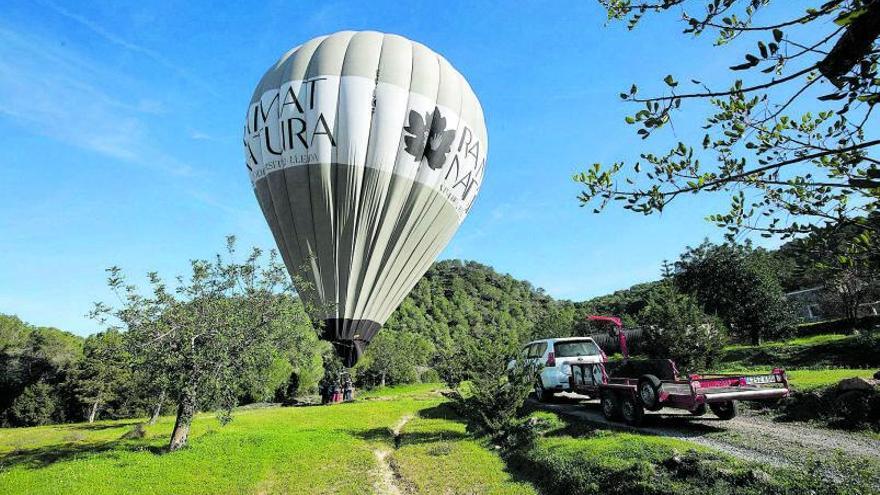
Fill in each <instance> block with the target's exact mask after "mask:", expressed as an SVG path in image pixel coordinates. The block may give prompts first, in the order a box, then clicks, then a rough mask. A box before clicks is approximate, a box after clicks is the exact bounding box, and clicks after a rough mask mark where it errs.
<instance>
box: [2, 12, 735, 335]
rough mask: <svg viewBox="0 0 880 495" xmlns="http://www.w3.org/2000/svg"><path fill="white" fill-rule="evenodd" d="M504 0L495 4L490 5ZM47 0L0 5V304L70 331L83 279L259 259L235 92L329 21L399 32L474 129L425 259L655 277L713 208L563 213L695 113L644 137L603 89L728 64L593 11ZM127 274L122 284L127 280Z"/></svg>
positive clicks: (94, 290)
mask: <svg viewBox="0 0 880 495" xmlns="http://www.w3.org/2000/svg"><path fill="white" fill-rule="evenodd" d="M504 3H506V2H504ZM224 4H227V6H224V7H218V6H217V5H219V4H214V3H213V2H212V3H211V4H207V3H204V4H203V3H200V2H174V3H171V2H167V3H166V2H158V3H155V2H149V1H143V2H109V1H108V2H100V1H95V2H91V1H90V2H65V3H61V2H59V3H52V2H48V1H43V0H36V1H33V0H28V1H19V0H11V3H10V0H6V1H5V2H4V8H3V12H2V14H0V149H2V150H3V151H2V154H0V198H2V199H0V312H2V313H11V314H17V315H19V316H20V317H22V318H23V319H25V320H27V321H29V322H31V323H34V324H39V325H52V326H57V327H60V328H64V329H67V330H71V331H73V332H76V333H80V334H87V333H90V332H93V331H95V330H96V329H97V326H96V324H95V323H93V322H91V321H89V320H88V319H87V318H86V317H85V316H84V315H85V314H86V313H87V311H88V310H89V308H90V306H91V303H92V302H93V301H98V300H109V298H110V294H109V293H108V291H107V290H106V288H105V280H104V279H105V274H104V268H106V267H108V266H110V265H118V266H120V267H122V268H123V269H125V271H126V272H128V273H130V274H132V275H137V276H140V275H142V274H143V273H145V272H146V271H148V270H158V271H159V272H160V273H162V274H164V275H166V276H167V277H168V278H171V277H172V276H174V275H176V274H180V273H183V272H185V270H186V267H187V260H188V259H191V258H197V257H205V256H209V255H211V254H212V253H215V252H217V251H218V250H220V249H221V248H222V247H223V242H224V240H223V239H224V236H225V235H226V234H231V233H232V234H236V235H238V237H239V239H240V241H241V244H242V245H243V246H248V245H258V246H262V247H271V246H273V241H272V239H271V235H270V233H269V229H268V228H267V227H266V224H265V222H264V220H263V218H262V215H261V213H260V210H259V207H258V205H257V202H256V200H255V198H254V197H253V194H252V192H251V187H250V183H249V180H248V177H247V175H246V173H245V168H244V165H243V156H242V151H241V146H240V129H241V125H242V120H243V118H244V114H245V110H246V107H247V103H248V101H249V98H250V96H251V91H252V90H253V87H254V85H255V84H256V83H257V81H258V80H259V78H260V76H261V75H262V73H263V72H264V70H265V69H266V68H267V67H268V66H269V64H271V63H272V62H274V61H275V60H276V59H277V58H278V57H279V56H280V55H281V54H282V53H283V52H284V51H286V50H287V49H289V48H291V47H292V46H295V45H297V44H299V43H302V42H303V41H305V40H308V39H310V38H312V37H315V36H318V35H321V34H327V33H330V32H334V31H338V30H342V29H374V30H379V31H385V32H393V33H397V34H401V35H403V36H406V37H409V38H411V39H414V40H417V41H420V42H422V43H424V44H426V45H428V46H429V47H431V48H432V49H434V50H435V51H437V52H439V53H441V54H443V55H444V56H445V57H446V58H447V59H448V60H449V61H450V62H451V63H452V64H453V65H454V66H455V67H456V68H457V69H458V70H459V71H460V72H462V73H463V74H464V75H465V77H466V78H467V79H468V80H469V81H470V83H471V85H472V86H473V88H474V90H475V91H476V93H477V95H478V97H479V98H480V100H481V102H482V104H483V108H484V112H485V116H486V121H487V125H488V129H489V143H490V147H489V160H488V164H487V171H486V178H485V182H484V185H483V188H482V190H481V192H480V196H479V197H478V198H477V202H476V204H475V206H474V208H473V209H472V211H471V214H470V216H469V217H468V219H467V220H466V221H465V223H464V224H463V226H462V227H461V229H460V230H459V232H458V234H457V235H456V237H455V238H454V239H453V241H452V242H451V244H450V245H449V246H448V247H447V249H446V251H445V252H444V253H443V255H442V257H444V258H464V259H472V260H476V261H479V262H482V263H486V264H489V265H492V266H494V267H495V268H496V269H497V270H499V271H501V272H506V273H510V274H512V275H513V276H515V277H518V278H523V279H527V280H529V281H531V282H532V283H533V284H535V285H536V286H539V287H543V288H544V289H545V290H546V291H547V292H548V293H549V294H551V295H553V296H555V297H559V298H568V299H575V300H580V299H585V298H588V297H591V296H596V295H600V294H604V293H607V292H610V291H613V290H616V289H621V288H625V287H627V286H629V285H631V284H633V283H637V282H640V281H645V280H649V279H653V278H656V277H657V276H658V275H659V272H660V264H661V262H662V260H664V259H674V258H675V257H676V256H677V255H678V253H680V252H681V251H682V249H683V248H684V247H685V246H686V245H693V244H697V243H699V242H700V241H701V240H702V239H703V238H704V237H707V236H708V237H710V238H713V239H719V238H720V232H718V231H717V230H716V229H715V228H714V227H713V226H712V225H710V224H709V223H707V222H705V221H704V220H703V218H704V217H705V215H706V214H708V213H711V212H714V211H716V210H719V209H721V208H723V206H724V201H723V199H722V198H713V197H708V196H694V197H688V198H684V199H683V200H682V201H681V202H679V203H677V204H675V205H673V206H672V207H671V208H669V209H668V210H667V211H666V212H664V214H663V215H662V216H652V217H642V216H639V215H635V214H632V213H629V212H625V211H623V210H622V209H620V208H617V207H612V208H609V209H608V210H607V211H606V212H605V213H603V214H602V215H594V214H592V213H591V212H590V210H589V209H585V208H580V207H579V206H578V202H577V200H576V198H575V196H576V194H577V193H578V187H577V186H576V184H574V183H573V182H572V180H571V175H572V174H573V173H575V172H577V171H579V170H580V169H581V168H583V167H585V166H587V165H589V164H591V163H593V162H597V161H599V162H610V161H613V160H619V159H626V158H632V157H634V156H635V155H636V153H637V152H638V151H640V150H654V151H658V150H661V149H662V148H661V144H662V143H663V142H664V140H678V139H687V138H689V137H693V136H696V135H699V136H701V134H697V133H698V132H699V129H698V125H699V124H700V122H699V121H698V116H700V115H701V114H699V113H692V114H690V115H693V116H694V117H693V119H691V121H690V122H689V121H687V120H685V119H681V120H684V121H683V122H681V123H679V124H678V125H677V127H676V128H675V129H674V130H670V131H669V132H667V135H666V136H665V137H664V140H659V141H657V142H649V143H647V144H646V143H644V142H642V141H641V140H639V139H638V138H637V137H636V136H635V135H634V132H633V130H632V129H631V128H629V126H627V125H626V124H625V123H624V121H623V117H624V115H625V113H626V112H627V111H629V110H630V109H629V108H628V107H627V106H626V105H625V104H623V103H621V102H619V101H618V99H617V94H618V93H619V92H621V91H622V90H624V89H625V88H628V87H629V85H630V84H631V83H632V82H635V81H638V82H639V83H640V87H643V88H645V89H643V91H650V89H651V88H656V89H661V88H660V86H658V84H657V83H659V84H661V85H662V83H661V82H660V80H661V79H662V77H663V76H664V75H666V74H667V73H672V74H675V75H676V77H677V78H679V79H681V80H687V79H690V78H691V77H696V78H698V79H702V80H704V81H707V82H711V81H713V80H723V79H722V78H723V77H724V76H725V69H726V67H727V66H729V65H731V64H733V63H737V62H739V60H740V58H741V51H738V48H737V47H734V48H733V49H730V48H722V49H715V48H712V47H711V40H710V39H709V38H708V37H706V38H699V39H692V38H690V37H687V36H683V35H681V34H680V30H681V24H680V23H679V22H677V21H676V19H675V17H676V16H675V15H671V16H665V17H663V18H654V19H651V20H650V21H649V22H646V23H644V25H642V26H640V27H639V28H638V29H637V30H636V31H635V32H627V31H626V30H625V29H624V27H623V26H622V25H619V24H613V25H606V22H605V17H604V13H603V11H602V10H601V8H600V7H599V6H598V4H597V3H594V2H589V1H588V2H579V3H577V4H575V5H573V6H572V5H567V6H566V7H565V10H564V11H560V10H559V9H560V5H561V4H559V3H558V2H546V3H539V2H522V3H517V6H516V7H510V6H505V5H502V2H498V4H497V5H494V4H492V3H487V4H481V3H480V2H454V1H447V2H418V1H410V2H351V3H335V2H326V1H325V2H276V1H260V2H244V1H242V2H224ZM135 279H136V280H137V279H138V277H135Z"/></svg>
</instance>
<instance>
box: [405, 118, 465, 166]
mask: <svg viewBox="0 0 880 495" xmlns="http://www.w3.org/2000/svg"><path fill="white" fill-rule="evenodd" d="M429 123H430V124H429ZM429 125H430V127H429ZM403 130H404V131H406V133H407V134H410V135H409V136H404V138H403V142H404V144H405V145H406V147H405V149H406V152H407V153H409V154H410V155H412V156H413V157H414V158H415V159H416V160H419V161H421V160H422V159H423V158H424V159H427V160H428V166H429V167H431V169H432V170H437V169H439V168H440V167H442V166H443V163H444V162H446V155H447V154H449V151H450V150H451V149H452V141H454V140H455V129H446V117H444V116H443V115H442V114H441V113H440V109H439V108H437V107H434V112H433V114H432V113H431V112H425V115H424V117H423V116H422V114H420V113H419V112H416V111H415V110H410V111H409V125H408V126H406V127H404V128H403Z"/></svg>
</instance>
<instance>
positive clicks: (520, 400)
mask: <svg viewBox="0 0 880 495" xmlns="http://www.w3.org/2000/svg"><path fill="white" fill-rule="evenodd" d="M513 349H515V347H511V345H510V343H509V342H507V341H506V340H505V339H493V338H491V337H486V338H469V339H467V340H464V341H462V342H461V346H460V348H459V350H458V352H456V353H455V354H454V355H453V356H454V357H452V358H450V359H449V360H448V362H447V367H446V368H445V369H446V370H454V372H453V373H452V375H451V376H452V377H453V380H454V383H448V384H449V385H450V386H453V387H457V386H458V385H459V384H461V383H462V382H463V381H466V382H467V384H468V387H467V392H464V393H463V392H460V391H459V392H456V393H455V394H453V400H454V401H455V402H456V405H457V406H458V409H459V411H460V413H461V414H462V415H464V416H465V417H466V418H467V419H468V420H469V423H470V424H469V426H470V428H471V429H472V430H475V431H476V433H479V434H486V435H488V436H490V437H491V438H492V440H493V441H494V442H496V443H498V444H500V445H502V446H503V447H508V448H509V447H514V446H517V445H521V444H523V443H527V442H528V441H529V440H530V439H531V438H532V433H531V429H530V428H529V426H528V425H527V421H526V420H525V419H524V418H523V416H524V413H525V411H524V408H523V405H524V404H525V401H526V399H527V398H528V396H529V394H530V393H531V391H532V388H533V385H534V383H535V379H536V376H537V369H536V368H535V367H534V365H531V364H529V363H526V362H524V361H515V362H514V364H513V366H510V367H508V362H509V359H510V357H511V356H512V355H513V354H512V350H513Z"/></svg>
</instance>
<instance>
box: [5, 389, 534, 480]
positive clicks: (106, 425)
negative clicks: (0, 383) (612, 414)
mask: <svg viewBox="0 0 880 495" xmlns="http://www.w3.org/2000/svg"><path fill="white" fill-rule="evenodd" d="M436 387H437V386H436V385H418V386H408V387H403V388H401V389H389V390H385V391H382V392H377V393H369V394H365V395H364V397H363V398H362V400H359V401H357V402H356V403H352V404H341V405H335V406H330V407H295V408H294V407H290V408H277V407H273V408H265V409H252V410H245V411H239V412H237V413H236V414H235V417H234V420H233V421H232V423H230V424H228V425H226V426H220V424H219V423H218V422H217V420H216V418H215V417H214V416H213V415H209V414H202V415H200V416H199V417H198V419H197V420H196V421H195V423H194V425H193V430H192V433H191V437H190V445H189V447H187V448H186V449H184V450H182V451H180V452H175V453H165V452H164V451H163V447H164V446H165V444H166V442H167V438H168V435H169V433H170V431H171V428H172V426H173V418H170V417H168V418H162V420H161V421H160V422H159V423H158V424H156V425H155V426H151V427H148V428H147V435H146V437H145V438H143V439H138V440H122V439H121V437H122V436H123V435H124V434H125V433H126V432H128V431H129V430H131V428H132V426H133V425H134V424H135V423H136V422H135V421H107V422H96V423H94V424H91V425H89V424H71V425H59V426H46V427H36V428H17V429H0V493H2V494H4V495H13V494H28V495H34V494H71V493H78V494H119V493H150V494H165V493H167V494H241V493H260V494H270V493H309V494H311V493H373V492H374V487H375V485H376V483H378V479H379V474H378V472H377V465H378V464H377V460H376V456H375V453H374V451H375V450H376V449H377V448H386V449H391V450H394V445H393V444H394V440H393V437H392V434H391V432H390V428H391V427H392V426H393V425H394V424H395V423H397V422H398V421H399V420H400V419H401V418H403V417H404V416H412V417H413V420H412V421H411V422H410V423H408V424H407V425H406V426H405V427H404V429H403V431H402V435H401V438H400V443H401V448H400V449H397V450H395V451H394V452H393V457H392V459H391V462H392V463H393V464H394V465H395V466H397V467H398V474H399V475H400V476H401V479H400V481H401V483H403V484H409V485H412V486H416V487H420V491H419V493H461V492H462V491H463V490H462V488H463V487H469V488H468V491H469V492H472V493H494V494H508V493H510V494H530V493H534V491H533V490H532V488H531V486H530V485H529V484H527V483H522V482H516V481H514V480H513V479H512V478H511V476H510V475H509V474H508V473H506V472H505V471H504V464H503V462H502V461H501V459H500V458H499V457H498V455H497V454H496V453H494V452H492V451H491V450H489V449H486V448H484V447H483V445H482V444H481V443H480V442H479V441H477V440H474V439H472V438H471V437H468V436H467V435H465V434H464V425H463V424H462V423H461V422H459V421H457V420H456V419H454V415H452V414H451V413H450V412H449V411H448V410H446V409H445V407H441V406H442V404H443V403H444V401H445V399H443V397H441V396H440V395H439V394H437V393H436V392H433V390H435V389H436ZM429 461H430V462H429Z"/></svg>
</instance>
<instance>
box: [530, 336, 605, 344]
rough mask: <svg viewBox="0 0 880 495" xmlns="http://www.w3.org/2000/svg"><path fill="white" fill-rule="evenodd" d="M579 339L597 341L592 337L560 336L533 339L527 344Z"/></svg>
mask: <svg viewBox="0 0 880 495" xmlns="http://www.w3.org/2000/svg"><path fill="white" fill-rule="evenodd" d="M578 340H589V341H590V342H593V343H595V341H593V339H592V338H591V337H559V338H555V339H538V340H533V341H531V342H529V343H528V344H526V345H532V344H539V343H543V342H547V343H548V344H553V343H556V342H572V341H578Z"/></svg>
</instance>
